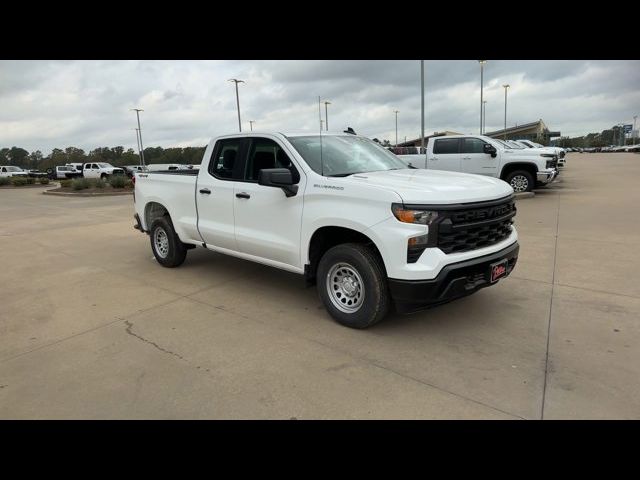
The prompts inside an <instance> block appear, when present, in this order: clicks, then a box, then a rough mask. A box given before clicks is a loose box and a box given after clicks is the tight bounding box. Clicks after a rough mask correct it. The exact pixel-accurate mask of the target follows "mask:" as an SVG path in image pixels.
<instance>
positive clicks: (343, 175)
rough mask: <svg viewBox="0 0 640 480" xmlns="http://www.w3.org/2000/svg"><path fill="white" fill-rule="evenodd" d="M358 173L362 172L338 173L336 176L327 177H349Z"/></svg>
mask: <svg viewBox="0 0 640 480" xmlns="http://www.w3.org/2000/svg"><path fill="white" fill-rule="evenodd" d="M356 173H361V172H352V173H336V174H334V175H327V177H348V176H349V175H355V174H356Z"/></svg>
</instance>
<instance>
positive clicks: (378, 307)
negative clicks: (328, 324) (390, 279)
mask: <svg viewBox="0 0 640 480" xmlns="http://www.w3.org/2000/svg"><path fill="white" fill-rule="evenodd" d="M340 265H346V268H347V269H348V270H347V272H349V271H351V272H352V273H353V270H355V272H356V274H357V275H359V276H360V279H357V280H356V281H355V284H356V285H358V286H357V287H356V292H360V280H361V282H362V285H363V286H364V288H363V289H362V290H361V293H362V297H361V298H360V297H359V296H358V297H355V298H357V300H355V302H356V303H355V304H354V307H350V306H349V305H347V303H346V302H350V301H352V300H351V298H347V297H346V296H344V295H343V296H341V297H340V298H339V299H338V297H337V296H338V295H340V293H341V292H343V291H344V290H341V289H340V287H338V286H337V285H336V281H337V279H339V278H343V279H344V278H345V277H348V278H347V280H349V279H354V278H357V276H350V275H345V276H341V275H343V274H342V273H340V272H339V269H340V268H341V267H340ZM336 269H338V270H336ZM352 269H353V270H352ZM332 272H336V273H335V274H332ZM331 277H333V278H331ZM316 279H317V289H318V295H319V296H320V299H321V300H322V303H324V306H325V308H326V309H327V312H329V314H330V315H331V316H332V317H333V318H334V319H335V320H336V321H337V322H338V323H340V324H342V325H344V326H346V327H350V328H360V329H362V328H368V327H370V326H371V325H373V324H375V323H377V322H379V321H380V320H382V319H383V318H384V317H385V315H386V314H387V312H388V311H389V306H390V304H391V300H390V296H389V289H388V286H387V277H386V274H385V270H384V267H383V265H382V261H381V260H380V259H379V258H378V256H377V255H376V254H375V253H374V252H373V251H372V250H371V249H370V248H369V247H367V246H365V245H362V244H358V243H345V244H342V245H337V246H335V247H333V248H330V249H329V250H327V252H326V253H325V254H324V255H323V256H322V258H321V259H320V262H319V264H318V273H317V276H316ZM349 281H350V280H349ZM338 283H339V282H338ZM332 288H333V289H334V293H333V294H332V293H330V292H331V289H332ZM349 288H353V287H349ZM339 289H340V291H338V290H339ZM355 295H357V293H355ZM332 298H333V299H332ZM334 301H335V302H343V303H341V305H342V308H344V309H346V308H355V306H357V304H358V303H359V306H358V309H357V310H354V311H351V312H345V311H343V310H341V309H340V308H338V307H336V305H334Z"/></svg>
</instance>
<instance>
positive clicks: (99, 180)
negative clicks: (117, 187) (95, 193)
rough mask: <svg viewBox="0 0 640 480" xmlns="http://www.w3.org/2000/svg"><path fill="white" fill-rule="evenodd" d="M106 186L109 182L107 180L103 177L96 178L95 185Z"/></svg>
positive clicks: (97, 186) (98, 186)
mask: <svg viewBox="0 0 640 480" xmlns="http://www.w3.org/2000/svg"><path fill="white" fill-rule="evenodd" d="M106 186H107V182H105V181H104V180H102V179H97V180H96V183H95V187H96V188H104V187H106Z"/></svg>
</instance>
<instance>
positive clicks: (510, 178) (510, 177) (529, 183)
mask: <svg viewBox="0 0 640 480" xmlns="http://www.w3.org/2000/svg"><path fill="white" fill-rule="evenodd" d="M504 181H505V182H507V183H508V184H509V185H511V188H513V191H514V192H516V193H521V192H530V191H531V190H533V186H534V181H533V177H532V176H531V173H529V172H527V171H526V170H515V171H513V172H510V173H509V174H507V176H506V177H505V179H504Z"/></svg>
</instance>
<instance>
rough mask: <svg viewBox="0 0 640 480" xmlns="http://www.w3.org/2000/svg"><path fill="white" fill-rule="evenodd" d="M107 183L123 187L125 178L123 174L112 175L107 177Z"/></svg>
mask: <svg viewBox="0 0 640 480" xmlns="http://www.w3.org/2000/svg"><path fill="white" fill-rule="evenodd" d="M109 185H111V187H112V188H124V187H125V186H126V185H127V178H126V177H125V176H124V175H112V176H111V177H110V178H109Z"/></svg>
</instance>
